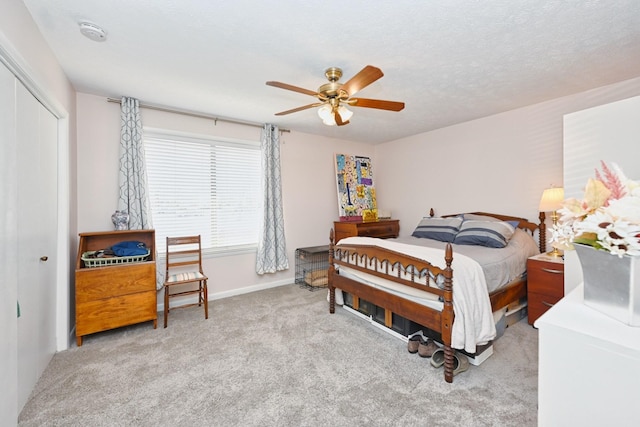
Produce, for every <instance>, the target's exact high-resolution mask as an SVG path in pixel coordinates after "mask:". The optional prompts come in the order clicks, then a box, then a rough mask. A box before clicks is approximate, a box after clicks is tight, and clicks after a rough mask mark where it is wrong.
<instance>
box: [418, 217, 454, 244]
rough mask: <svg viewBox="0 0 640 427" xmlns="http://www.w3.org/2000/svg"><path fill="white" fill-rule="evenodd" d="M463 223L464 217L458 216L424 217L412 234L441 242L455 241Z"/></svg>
mask: <svg viewBox="0 0 640 427" xmlns="http://www.w3.org/2000/svg"><path fill="white" fill-rule="evenodd" d="M461 224H462V218H461V217H457V216H456V217H452V218H432V217H424V218H422V220H421V221H420V223H419V224H418V226H417V227H416V229H415V230H414V231H413V234H411V235H412V236H413V237H421V238H425V239H433V240H439V241H441V242H453V239H454V238H455V237H456V234H457V233H458V230H459V229H460V225H461Z"/></svg>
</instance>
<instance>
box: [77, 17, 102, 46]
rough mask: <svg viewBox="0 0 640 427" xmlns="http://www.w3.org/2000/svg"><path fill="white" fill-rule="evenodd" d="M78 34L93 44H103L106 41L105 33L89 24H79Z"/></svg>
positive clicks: (94, 25)
mask: <svg viewBox="0 0 640 427" xmlns="http://www.w3.org/2000/svg"><path fill="white" fill-rule="evenodd" d="M79 25H80V32H81V33H82V34H83V35H84V36H85V37H87V38H89V39H91V40H93V41H94V42H103V41H105V40H106V39H107V32H106V31H105V30H103V29H102V28H100V27H99V26H97V25H96V24H92V23H91V22H80V24H79Z"/></svg>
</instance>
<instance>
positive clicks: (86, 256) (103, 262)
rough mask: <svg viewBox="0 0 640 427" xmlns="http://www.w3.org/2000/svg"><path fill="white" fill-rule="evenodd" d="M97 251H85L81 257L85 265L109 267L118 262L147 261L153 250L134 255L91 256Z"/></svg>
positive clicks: (88, 266)
mask: <svg viewBox="0 0 640 427" xmlns="http://www.w3.org/2000/svg"><path fill="white" fill-rule="evenodd" d="M96 252H97V251H88V252H83V253H82V256H81V257H80V259H82V261H84V266H85V267H87V268H93V267H108V266H110V265H118V264H130V263H134V262H143V261H146V260H147V258H148V257H149V254H150V253H151V251H149V250H148V249H147V253H146V254H142V255H132V256H114V257H108V258H91V257H90V256H91V255H93V254H95V253H96Z"/></svg>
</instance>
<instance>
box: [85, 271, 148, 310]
mask: <svg viewBox="0 0 640 427" xmlns="http://www.w3.org/2000/svg"><path fill="white" fill-rule="evenodd" d="M155 271H156V266H155V263H154V262H141V263H135V264H131V265H123V264H119V265H116V266H111V267H97V268H83V269H80V270H78V271H77V272H76V303H83V302H87V301H95V300H104V299H107V298H111V297H117V296H122V295H129V294H135V293H137V292H145V291H153V292H155V290H156V283H155V282H156V274H155Z"/></svg>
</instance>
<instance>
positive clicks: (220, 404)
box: [19, 285, 538, 426]
mask: <svg viewBox="0 0 640 427" xmlns="http://www.w3.org/2000/svg"><path fill="white" fill-rule="evenodd" d="M325 297H326V293H325V292H324V291H319V292H310V291H309V290H306V289H301V288H299V287H298V286H297V285H288V286H282V287H279V288H275V289H269V290H265V291H260V292H255V293H252V294H247V295H241V296H237V297H232V298H227V299H224V300H219V301H214V302H212V303H211V304H210V306H209V310H210V311H209V320H204V314H203V310H202V309H200V308H198V307H192V308H188V309H183V310H175V311H173V312H172V313H171V315H170V317H169V327H168V328H167V329H163V328H162V327H161V326H160V327H159V328H158V329H155V330H154V329H153V328H152V326H151V324H150V323H144V324H141V325H135V326H132V327H128V328H121V329H118V330H114V331H109V332H104V333H100V334H95V335H90V336H88V337H86V338H85V340H84V345H83V346H82V347H79V348H78V347H73V348H71V349H70V350H67V351H64V352H61V353H58V354H56V355H55V357H54V358H53V360H52V362H51V364H50V365H49V366H48V368H47V369H46V371H45V373H44V374H43V376H42V378H41V379H40V381H39V382H38V384H37V386H36V388H35V390H34V391H33V393H32V396H31V397H30V399H29V401H28V403H27V404H26V406H25V408H24V410H23V411H22V413H21V415H20V418H19V425H20V426H237V425H242V426H358V425H367V426H405V425H406V426H417V425H422V426H426V425H429V426H451V425H456V426H535V425H536V419H537V365H538V363H537V360H538V356H537V348H538V335H537V331H536V330H535V329H534V328H532V327H531V326H529V325H528V324H527V323H526V320H523V321H521V322H519V323H517V324H515V325H513V326H511V327H510V328H508V329H507V330H506V332H505V334H504V335H503V336H502V338H500V339H499V340H498V341H497V342H496V343H495V345H494V351H495V353H494V355H493V356H491V357H490V358H489V359H488V360H487V361H486V362H484V363H483V364H482V365H481V366H479V367H476V366H471V367H470V369H469V371H467V372H464V373H462V374H460V375H459V376H456V377H455V380H454V382H453V384H447V383H445V382H444V379H443V373H442V369H435V368H432V367H431V365H430V364H429V361H428V359H421V358H420V357H419V356H417V355H414V354H409V353H408V352H407V350H406V344H405V343H403V342H402V341H400V340H398V339H397V338H395V337H393V336H391V335H389V334H387V333H385V332H383V331H381V330H379V329H378V328H375V327H373V326H371V325H370V324H369V323H367V322H365V321H363V320H361V319H359V318H357V317H356V316H354V315H353V314H350V313H347V312H346V311H345V310H343V309H341V308H340V309H337V310H336V314H334V315H330V314H329V312H328V304H327V302H326V299H325ZM158 325H162V319H161V318H159V319H158Z"/></svg>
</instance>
